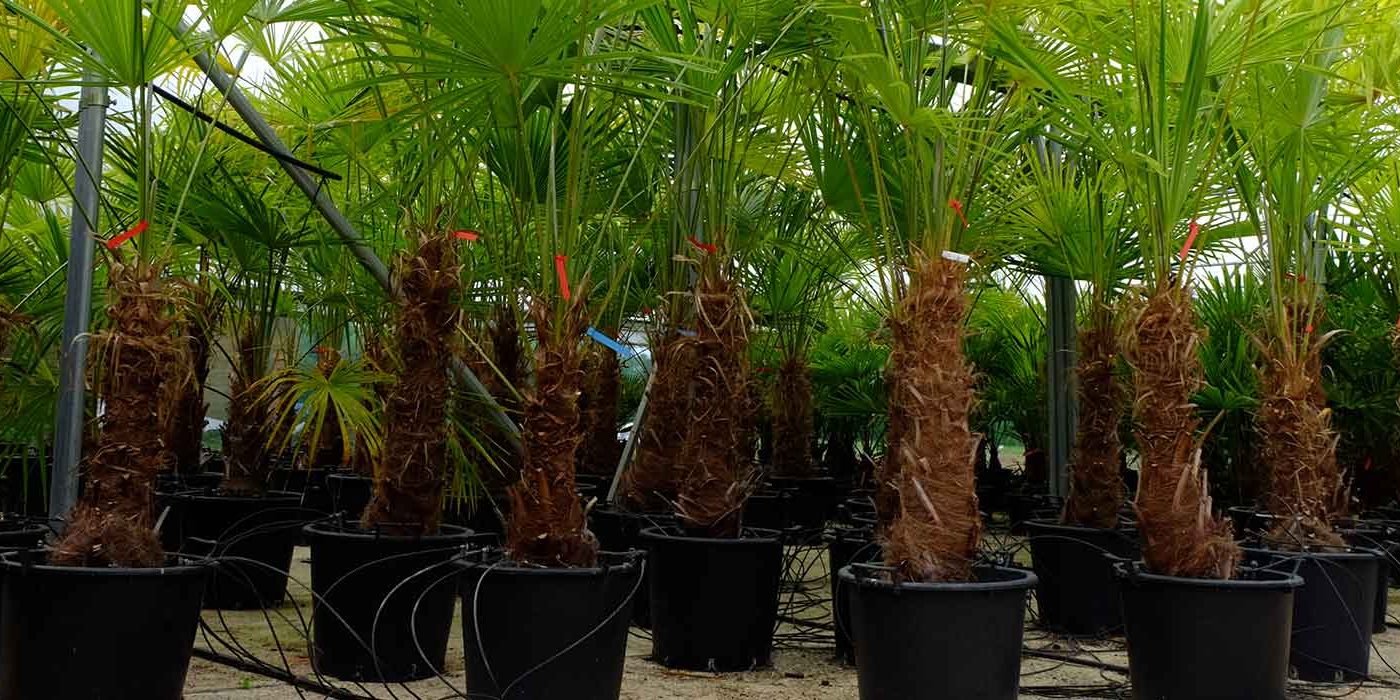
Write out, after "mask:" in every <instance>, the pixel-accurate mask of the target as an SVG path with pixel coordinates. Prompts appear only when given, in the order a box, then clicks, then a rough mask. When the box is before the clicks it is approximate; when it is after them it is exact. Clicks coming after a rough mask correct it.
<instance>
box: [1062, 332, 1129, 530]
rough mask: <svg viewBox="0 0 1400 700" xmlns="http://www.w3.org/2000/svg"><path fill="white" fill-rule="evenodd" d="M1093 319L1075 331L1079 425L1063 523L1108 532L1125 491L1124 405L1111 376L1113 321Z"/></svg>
mask: <svg viewBox="0 0 1400 700" xmlns="http://www.w3.org/2000/svg"><path fill="white" fill-rule="evenodd" d="M1095 321H1096V322H1095V323H1093V324H1092V325H1090V326H1089V327H1087V328H1084V329H1083V330H1081V331H1080V333H1079V368H1078V376H1079V419H1078V420H1079V425H1078V431H1077V433H1076V435H1075V439H1074V466H1073V469H1072V470H1071V471H1070V482H1069V497H1068V498H1067V499H1065V512H1064V522H1065V523H1066V524H1070V525H1078V526H1080V527H1094V528H1103V529H1108V528H1115V527H1117V526H1118V511H1119V509H1120V508H1121V507H1122V505H1123V497H1124V491H1125V488H1124V486H1123V476H1122V474H1121V473H1120V471H1119V468H1118V458H1119V454H1120V453H1121V452H1122V445H1121V444H1120V443H1119V441H1118V423H1119V420H1120V419H1121V418H1122V415H1123V409H1122V405H1123V402H1122V391H1121V390H1120V389H1119V384H1118V378H1117V377H1116V376H1114V368H1115V366H1116V365H1117V362H1118V342H1117V337H1116V335H1115V333H1114V329H1113V325H1112V320H1111V318H1110V317H1107V316H1106V315H1101V314H1095Z"/></svg>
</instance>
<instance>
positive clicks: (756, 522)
mask: <svg viewBox="0 0 1400 700" xmlns="http://www.w3.org/2000/svg"><path fill="white" fill-rule="evenodd" d="M794 495H795V494H794V493H793V492H792V491H788V490H782V489H775V488H763V489H760V490H758V491H755V492H754V493H752V494H750V495H749V497H748V498H746V499H744V524H746V525H748V526H750V527H756V528H760V529H763V530H777V531H780V532H781V531H783V530H786V529H787V528H788V527H789V525H790V523H791V516H790V513H791V511H792V501H793V496H794Z"/></svg>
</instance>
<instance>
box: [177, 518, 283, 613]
mask: <svg viewBox="0 0 1400 700" xmlns="http://www.w3.org/2000/svg"><path fill="white" fill-rule="evenodd" d="M172 501H173V504H174V507H175V508H176V510H177V511H178V512H179V513H180V524H179V531H180V533H181V535H182V539H183V542H182V543H181V546H180V547H181V549H180V551H182V552H185V553H187V554H193V555H196V556H201V557H209V558H211V559H217V560H219V562H220V566H219V569H218V571H216V572H215V573H214V575H213V576H211V577H210V579H209V589H208V590H207V591H206V592H205V594H204V607H205V608H208V609H210V610H260V609H264V608H275V607H277V606H278V605H281V604H282V600H283V599H284V598H285V597H286V593H287V575H288V572H289V571H290V570H291V568H292V550H294V549H295V548H296V544H297V539H298V538H299V537H300V536H301V528H302V527H303V526H304V525H305V524H306V521H307V520H308V515H309V513H307V512H306V511H305V510H303V509H302V507H301V498H300V496H298V495H296V494H292V493H269V494H267V495H265V496H223V495H218V494H213V493H182V494H177V495H175V496H174V497H172Z"/></svg>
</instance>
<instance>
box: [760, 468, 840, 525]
mask: <svg viewBox="0 0 1400 700" xmlns="http://www.w3.org/2000/svg"><path fill="white" fill-rule="evenodd" d="M768 483H769V484H770V485H772V486H773V488H775V489H778V490H780V491H788V492H790V493H791V494H792V495H791V496H790V499H791V500H790V501H789V503H788V507H787V512H786V513H785V522H784V523H783V525H784V527H798V528H802V529H803V530H819V529H821V527H822V526H823V525H825V524H826V521H827V520H829V519H831V517H832V516H834V515H835V514H836V505H837V499H836V480H835V479H834V478H832V477H829V476H811V477H783V476H772V477H769V478H768Z"/></svg>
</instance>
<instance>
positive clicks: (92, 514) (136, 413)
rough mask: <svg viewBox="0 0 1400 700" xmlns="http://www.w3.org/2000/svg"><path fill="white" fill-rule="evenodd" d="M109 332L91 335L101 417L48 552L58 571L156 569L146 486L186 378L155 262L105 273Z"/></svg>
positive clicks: (184, 351) (161, 459)
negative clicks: (77, 489)
mask: <svg viewBox="0 0 1400 700" xmlns="http://www.w3.org/2000/svg"><path fill="white" fill-rule="evenodd" d="M107 279H108V286H109V289H110V293H111V303H110V305H109V306H108V307H107V315H108V317H109V318H110V319H111V322H112V326H111V328H110V329H109V330H106V331H103V332H101V333H95V334H93V336H92V347H93V350H94V351H95V352H94V357H95V358H100V360H101V361H99V362H96V363H94V365H95V367H96V368H97V369H98V370H99V371H100V372H101V377H100V381H99V383H98V386H99V387H100V388H101V392H102V397H103V400H104V403H105V411H104V412H103V414H102V417H101V419H100V421H101V423H100V434H99V435H98V438H97V443H96V445H95V446H94V448H93V449H92V450H90V451H89V452H88V456H87V459H86V464H85V466H86V474H87V477H86V482H85V483H84V489H83V492H82V496H81V497H80V498H79V500H78V503H77V505H76V506H75V507H74V509H73V512H72V513H71V514H70V516H69V525H68V529H67V530H66V531H65V532H64V535H63V537H62V539H60V540H59V542H58V544H57V546H56V547H55V548H54V549H53V551H52V553H51V554H50V560H51V561H52V562H53V563H54V564H59V565H64V566H118V567H155V566H161V565H162V564H163V563H164V561H165V554H164V552H163V551H162V549H161V546H160V539H159V538H158V537H157V536H156V533H155V530H154V529H153V525H154V514H153V512H152V511H153V494H154V491H153V485H154V481H155V478H156V473H157V471H159V469H160V467H161V465H162V464H163V463H165V461H166V459H167V453H166V448H165V445H164V444H163V441H162V437H163V436H164V435H166V434H167V433H168V429H169V422H170V421H171V420H172V419H173V418H174V416H173V415H172V412H171V410H170V409H171V407H172V406H173V405H174V398H175V397H176V396H177V395H178V392H179V391H180V390H182V389H183V384H184V383H186V382H187V381H189V374H190V372H189V356H188V348H187V347H186V345H185V343H184V342H182V341H181V340H180V339H178V338H177V337H175V335H174V333H172V332H171V329H172V327H173V326H174V323H175V322H174V319H173V318H172V317H171V313H170V309H171V298H170V295H169V294H168V293H167V292H166V290H165V286H164V284H163V281H162V279H161V276H160V265H157V264H152V263H146V262H142V261H137V262H133V263H131V264H124V263H121V262H115V261H114V262H113V263H112V266H111V269H110V271H109V272H108V277H107Z"/></svg>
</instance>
